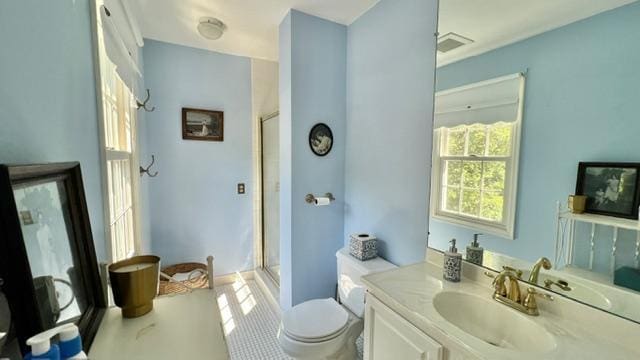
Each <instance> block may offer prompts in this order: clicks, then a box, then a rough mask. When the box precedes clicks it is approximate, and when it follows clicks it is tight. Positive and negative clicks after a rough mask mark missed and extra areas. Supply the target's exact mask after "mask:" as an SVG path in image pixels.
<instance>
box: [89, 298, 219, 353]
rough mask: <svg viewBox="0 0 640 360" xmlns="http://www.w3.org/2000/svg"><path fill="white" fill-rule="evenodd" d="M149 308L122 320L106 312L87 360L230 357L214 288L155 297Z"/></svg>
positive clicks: (114, 310)
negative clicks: (138, 315) (131, 317)
mask: <svg viewBox="0 0 640 360" xmlns="http://www.w3.org/2000/svg"><path fill="white" fill-rule="evenodd" d="M153 306H154V308H153V310H152V311H151V312H150V313H148V314H146V315H143V316H141V317H138V318H134V319H125V318H123V317H122V315H121V311H120V308H117V307H111V308H109V309H107V311H106V313H105V315H104V318H103V320H102V323H101V324H100V328H99V330H98V333H97V334H96V337H95V340H94V341H93V344H92V345H91V350H90V352H89V358H90V359H92V360H93V359H95V360H102V359H104V360H112V359H127V360H145V359H153V360H161V359H167V360H175V359H210V360H218V359H219V360H223V359H225V360H226V359H228V358H229V354H228V351H227V343H226V340H225V337H224V332H223V330H222V322H221V316H220V310H219V308H218V302H217V300H216V292H215V290H209V289H196V290H194V291H193V292H191V293H189V294H182V295H173V296H162V297H158V298H156V299H155V301H154V304H153Z"/></svg>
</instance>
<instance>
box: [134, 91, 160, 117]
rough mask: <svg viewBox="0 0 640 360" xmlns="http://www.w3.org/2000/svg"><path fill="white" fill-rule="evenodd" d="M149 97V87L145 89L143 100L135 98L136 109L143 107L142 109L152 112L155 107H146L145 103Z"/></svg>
mask: <svg viewBox="0 0 640 360" xmlns="http://www.w3.org/2000/svg"><path fill="white" fill-rule="evenodd" d="M149 99H151V93H150V92H149V89H147V98H146V99H144V101H143V102H140V100H138V99H136V105H137V106H138V109H140V108H143V109H144V111H146V112H152V111H153V110H155V109H156V107H155V106H154V107H152V108H151V109H149V108H147V103H148V102H149Z"/></svg>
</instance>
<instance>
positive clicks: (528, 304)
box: [522, 287, 553, 315]
mask: <svg viewBox="0 0 640 360" xmlns="http://www.w3.org/2000/svg"><path fill="white" fill-rule="evenodd" d="M536 296H538V297H541V298H543V299H545V300H549V301H553V296H551V295H549V294H544V293H539V292H537V291H536V289H534V288H533V287H529V288H528V289H527V296H525V298H524V301H523V302H522V305H524V307H525V309H527V312H528V313H529V314H531V315H538V303H537V302H536Z"/></svg>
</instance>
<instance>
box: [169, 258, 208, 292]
mask: <svg viewBox="0 0 640 360" xmlns="http://www.w3.org/2000/svg"><path fill="white" fill-rule="evenodd" d="M198 269H200V270H202V273H201V274H199V275H194V276H192V277H191V278H190V279H187V280H184V281H180V282H181V283H182V284H185V285H187V286H189V287H191V288H193V289H201V288H206V287H208V286H209V281H208V279H207V265H205V264H201V263H182V264H175V265H171V266H167V267H166V268H164V269H162V272H163V273H165V274H167V275H169V276H174V275H175V274H178V273H190V272H192V271H194V270H198ZM187 291H189V290H187V288H186V287H184V286H182V285H180V284H178V283H177V282H170V281H168V280H165V279H162V278H160V286H159V290H158V294H159V295H166V294H179V293H185V292H187Z"/></svg>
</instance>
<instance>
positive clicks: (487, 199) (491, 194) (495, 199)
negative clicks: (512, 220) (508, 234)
mask: <svg viewBox="0 0 640 360" xmlns="http://www.w3.org/2000/svg"><path fill="white" fill-rule="evenodd" d="M503 204H504V196H503V195H502V193H499V192H495V191H488V192H485V193H483V194H482V212H481V213H480V216H481V217H483V218H485V219H489V220H493V221H500V222H501V221H502V209H503Z"/></svg>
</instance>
